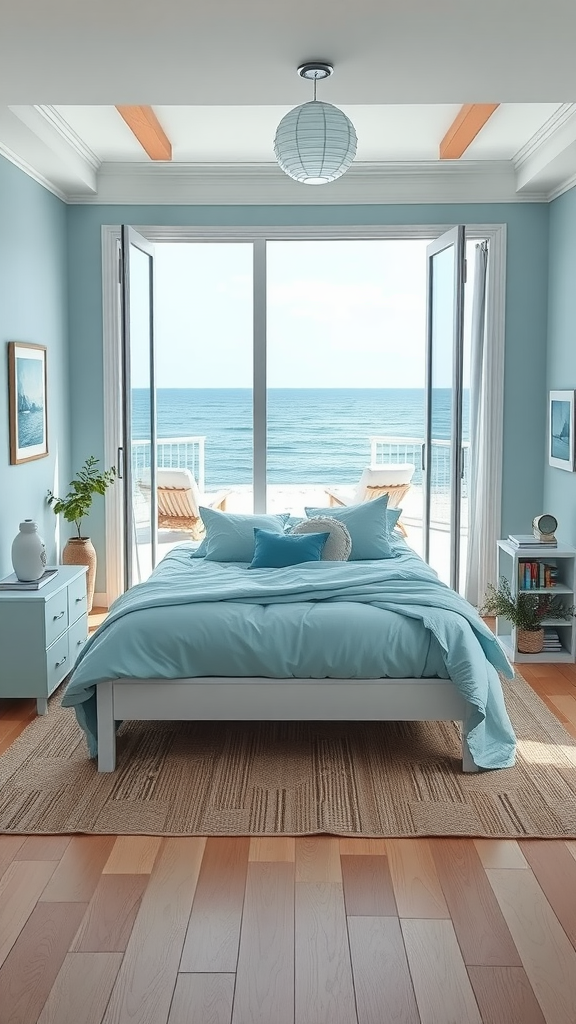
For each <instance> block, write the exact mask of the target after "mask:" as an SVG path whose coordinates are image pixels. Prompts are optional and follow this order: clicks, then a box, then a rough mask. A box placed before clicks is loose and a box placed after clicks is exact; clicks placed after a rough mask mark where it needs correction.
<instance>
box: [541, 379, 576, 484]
mask: <svg viewBox="0 0 576 1024" xmlns="http://www.w3.org/2000/svg"><path fill="white" fill-rule="evenodd" d="M575 394H576V392H574V391H551V392H550V403H549V409H550V411H549V416H548V435H549V446H548V462H549V463H550V465H551V466H556V468H557V469H567V470H568V471H569V472H570V473H572V472H573V471H574V396H575Z"/></svg>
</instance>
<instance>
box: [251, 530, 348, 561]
mask: <svg viewBox="0 0 576 1024" xmlns="http://www.w3.org/2000/svg"><path fill="white" fill-rule="evenodd" d="M329 536H330V534H329V533H301V534H278V533H271V532H270V531H269V530H259V529H255V530H254V558H253V559H252V561H251V562H250V565H249V566H248V568H249V569H282V568H283V567H284V566H286V565H300V563H301V562H319V561H320V558H321V556H322V548H323V547H324V545H325V543H326V541H327V540H328V537H329Z"/></svg>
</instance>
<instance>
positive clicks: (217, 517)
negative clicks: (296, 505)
mask: <svg viewBox="0 0 576 1024" xmlns="http://www.w3.org/2000/svg"><path fill="white" fill-rule="evenodd" d="M200 515H201V516H202V522H203V523H204V526H205V527H206V536H205V537H204V540H203V541H202V543H201V545H200V547H199V548H197V549H196V551H194V552H192V557H193V558H206V559H208V561H209V562H250V561H251V560H252V557H253V555H254V528H255V527H258V528H259V529H263V530H269V531H270V532H271V533H277V534H280V535H282V534H283V533H284V524H285V523H286V520H287V519H288V516H289V513H288V512H283V513H282V514H281V515H267V514H265V513H262V514H261V515H258V514H256V515H253V514H249V513H239V512H218V511H217V510H216V509H214V508H203V507H200Z"/></svg>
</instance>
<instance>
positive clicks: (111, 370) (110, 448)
mask: <svg viewBox="0 0 576 1024" xmlns="http://www.w3.org/2000/svg"><path fill="white" fill-rule="evenodd" d="M132 226H133V227H134V228H136V230H137V231H138V232H139V233H140V234H141V235H143V236H144V238H147V239H148V240H149V241H150V242H216V241H221V242H223V241H226V242H253V243H255V252H256V253H257V254H258V255H257V257H256V258H255V265H262V259H263V252H264V246H263V244H262V243H263V242H265V241H266V240H269V241H275V242H276V241H297V240H302V241H304V240H309V241H328V240H333V241H336V240H341V241H344V240H347V239H348V240H352V239H355V240H364V239H366V240H368V239H381V240H406V239H411V238H421V239H422V240H432V239H434V238H437V237H438V235H441V234H443V232H445V231H447V230H448V229H449V228H451V227H453V222H452V223H449V224H409V225H392V224H390V225H386V224H382V225H369V226H367V225H346V226H343V227H337V226H318V227H312V226H304V227H297V226H290V227H278V226H272V227H210V228H208V227H193V226H192V227H191V226H187V227H170V226H168V227H163V226H159V225H138V224H134V225H132ZM484 238H486V239H488V242H489V244H490V260H489V266H488V287H487V306H486V311H487V312H486V315H487V336H488V337H489V338H490V339H491V342H492V346H493V348H492V356H493V358H492V360H491V366H492V378H491V381H490V388H491V398H492V409H493V414H494V420H493V421H494V423H495V429H496V430H497V431H499V432H500V441H501V442H502V438H503V419H504V339H505V306H506V225H505V224H467V225H466V239H467V240H473V239H478V240H481V239H484ZM119 250H120V225H119V224H103V225H102V303H103V323H102V327H103V330H102V333H103V338H102V341H103V363H104V465H106V466H111V465H114V466H116V465H117V463H118V448H119V447H120V446H121V443H122V391H121V385H122V377H121V360H120V352H121V344H120V342H121V332H120V316H121V308H120V290H119V289H120V284H119ZM261 290H264V292H265V279H264V277H262V278H261V279H259V280H255V282H254V300H255V302H254V308H255V310H257V309H260V310H262V309H263V308H265V294H264V295H261V294H260V291H261ZM261 319H262V318H261V317H260V318H255V334H256V339H255V341H256V342H258V340H260V341H261V340H262V337H261V335H262V323H261ZM254 442H255V456H256V464H257V465H260V466H263V465H265V454H264V453H265V445H266V439H265V432H262V431H260V432H259V433H258V434H257V435H256V436H255V439H254ZM256 447H257V450H256ZM261 447H262V448H263V452H260V451H259V449H260V448H261ZM496 451H497V452H498V457H497V458H495V459H494V460H493V462H492V463H491V465H490V467H489V474H490V494H491V496H492V502H493V516H492V518H491V530H490V533H491V534H493V535H491V536H490V537H486V539H485V540H486V545H485V550H486V551H487V557H489V558H490V559H491V560H492V561H493V560H494V559H493V552H494V551H495V550H496V540H497V539H498V537H499V536H500V522H501V514H502V443H500V444H498V445H497V447H496ZM257 482H258V481H256V482H255V483H257ZM259 484H260V486H259V490H261V489H262V486H264V484H263V481H259ZM105 528H106V552H105V560H106V566H105V571H106V593H105V602H104V603H105V604H106V606H107V607H109V606H110V604H111V603H112V601H114V600H115V599H116V598H117V597H119V596H120V594H121V593H122V565H123V549H122V545H123V536H122V488H121V487H120V486H117V487H110V488H109V489H108V490H107V492H106V496H105ZM102 596H104V595H102Z"/></svg>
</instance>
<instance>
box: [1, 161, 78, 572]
mask: <svg viewBox="0 0 576 1024" xmlns="http://www.w3.org/2000/svg"><path fill="white" fill-rule="evenodd" d="M66 213H67V210H66V206H65V204H64V203H62V202H61V201H60V200H59V199H57V198H56V196H53V195H52V194H51V193H50V192H48V191H47V190H46V189H45V188H43V187H42V186H41V185H39V184H38V183H37V182H36V181H33V180H32V178H30V177H28V176H27V175H26V174H24V173H23V172H22V171H20V170H19V169H18V168H17V167H15V166H14V165H13V164H11V163H9V162H8V161H7V160H5V159H4V158H3V157H0V348H1V349H2V351H1V352H0V576H4V575H6V574H7V573H9V572H11V571H12V564H11V560H10V549H11V545H12V540H13V538H14V536H15V534H16V533H17V532H18V523H19V522H20V521H21V520H22V519H35V520H37V522H38V525H39V530H40V532H41V534H42V536H43V537H44V540H45V542H46V549H47V554H48V558H49V560H50V561H55V560H56V556H57V551H56V528H57V522H56V517H55V516H54V513H53V512H52V510H51V509H50V507H49V506H48V505H47V504H46V491H47V489H48V488H49V487H50V488H52V489H53V490H55V491H58V490H59V489H60V487H61V486H63V485H64V484H67V482H68V480H69V473H70V410H69V393H68V392H69V387H68V337H67V332H68V324H67V260H66ZM8 341H27V342H34V343H36V344H40V345H46V346H47V372H48V446H49V455H48V457H47V458H44V459H38V460H36V461H34V462H28V463H23V464H21V465H19V466H11V465H10V448H9V434H8V380H7V377H8V374H7V355H6V343H7V342H8Z"/></svg>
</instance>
